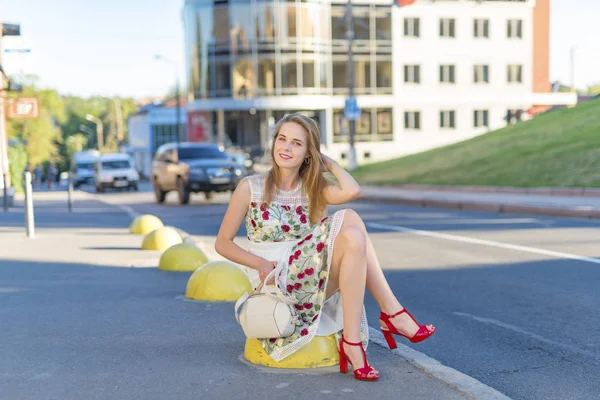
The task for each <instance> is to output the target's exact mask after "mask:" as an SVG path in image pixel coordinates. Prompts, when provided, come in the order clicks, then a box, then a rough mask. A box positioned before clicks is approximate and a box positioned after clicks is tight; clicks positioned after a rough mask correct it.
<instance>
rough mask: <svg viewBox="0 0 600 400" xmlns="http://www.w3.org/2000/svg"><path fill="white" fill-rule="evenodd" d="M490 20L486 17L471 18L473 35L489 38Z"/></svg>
mask: <svg viewBox="0 0 600 400" xmlns="http://www.w3.org/2000/svg"><path fill="white" fill-rule="evenodd" d="M489 25H490V21H489V20H488V19H474V20H473V37H476V38H486V39H487V38H489V37H490V28H489Z"/></svg>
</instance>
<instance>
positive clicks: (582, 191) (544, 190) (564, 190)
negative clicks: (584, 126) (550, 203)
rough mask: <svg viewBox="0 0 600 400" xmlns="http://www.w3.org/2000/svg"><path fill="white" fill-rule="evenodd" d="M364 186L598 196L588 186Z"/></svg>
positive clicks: (598, 191)
mask: <svg viewBox="0 0 600 400" xmlns="http://www.w3.org/2000/svg"><path fill="white" fill-rule="evenodd" d="M364 186H365V187H367V186H368V187H373V188H376V187H378V186H379V187H382V188H393V189H402V190H414V191H435V192H460V193H507V194H535V195H549V196H579V197H600V189H599V188H590V187H578V188H569V187H531V188H519V187H512V186H450V185H448V186H443V185H439V186H438V185H368V184H367V185H364Z"/></svg>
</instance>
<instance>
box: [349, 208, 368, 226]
mask: <svg viewBox="0 0 600 400" xmlns="http://www.w3.org/2000/svg"><path fill="white" fill-rule="evenodd" d="M344 225H346V226H357V227H359V228H361V229H363V230H364V229H365V223H364V222H363V220H362V218H361V217H360V215H358V213H357V212H356V211H354V210H352V209H350V208H348V209H347V210H345V212H344Z"/></svg>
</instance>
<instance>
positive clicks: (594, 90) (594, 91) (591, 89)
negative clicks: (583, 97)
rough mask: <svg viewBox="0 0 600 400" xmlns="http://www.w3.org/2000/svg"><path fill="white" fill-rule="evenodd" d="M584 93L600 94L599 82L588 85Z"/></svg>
mask: <svg viewBox="0 0 600 400" xmlns="http://www.w3.org/2000/svg"><path fill="white" fill-rule="evenodd" d="M586 94H600V83H595V84H593V85H589V86H588V88H587V91H586Z"/></svg>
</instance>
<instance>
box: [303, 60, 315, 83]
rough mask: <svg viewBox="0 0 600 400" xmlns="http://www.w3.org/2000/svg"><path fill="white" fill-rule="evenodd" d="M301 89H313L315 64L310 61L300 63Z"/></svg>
mask: <svg viewBox="0 0 600 400" xmlns="http://www.w3.org/2000/svg"><path fill="white" fill-rule="evenodd" d="M302 87H305V88H313V87H315V62H314V61H312V60H310V61H309V60H304V61H302Z"/></svg>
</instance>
